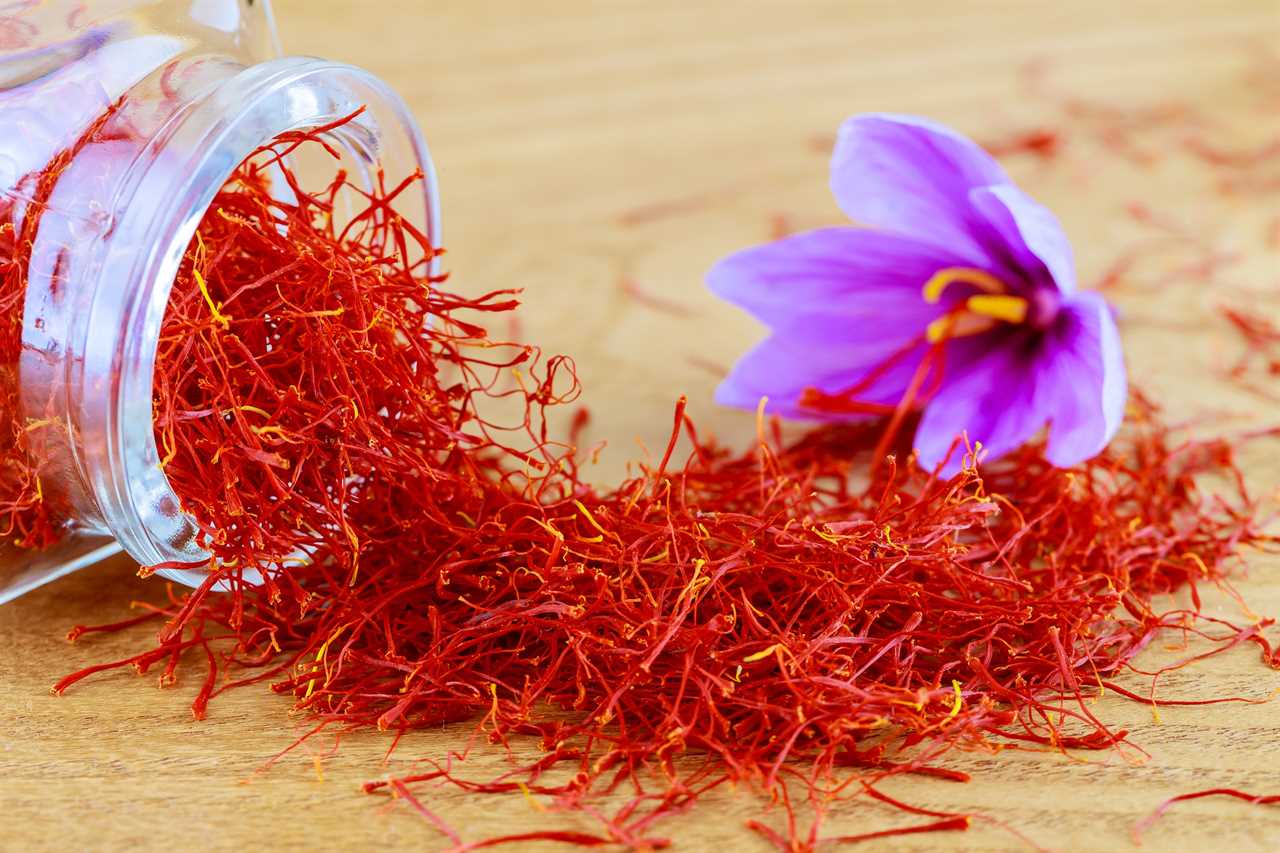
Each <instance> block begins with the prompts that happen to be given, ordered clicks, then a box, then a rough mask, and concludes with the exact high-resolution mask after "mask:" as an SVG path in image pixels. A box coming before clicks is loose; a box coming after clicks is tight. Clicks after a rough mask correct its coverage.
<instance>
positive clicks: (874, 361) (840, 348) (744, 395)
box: [716, 334, 927, 420]
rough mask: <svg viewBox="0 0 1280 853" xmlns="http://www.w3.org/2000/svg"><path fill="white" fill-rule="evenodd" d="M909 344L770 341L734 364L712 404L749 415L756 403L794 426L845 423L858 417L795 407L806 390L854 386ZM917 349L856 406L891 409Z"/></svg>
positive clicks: (920, 353) (922, 348)
mask: <svg viewBox="0 0 1280 853" xmlns="http://www.w3.org/2000/svg"><path fill="white" fill-rule="evenodd" d="M910 343H911V341H910V339H907V340H905V341H902V340H899V342H898V343H897V344H896V345H895V344H890V343H869V342H860V343H853V344H849V343H846V344H843V345H838V344H836V345H833V344H832V343H830V342H827V341H822V340H815V339H812V338H806V337H804V336H800V335H777V334H776V335H772V336H770V337H768V338H766V339H765V340H763V341H761V342H760V343H759V344H757V345H756V346H755V348H753V349H752V350H751V351H750V352H748V353H747V354H746V355H744V356H743V357H742V358H741V359H739V360H738V363H737V364H736V365H734V368H733V371H732V372H730V374H729V376H728V377H726V378H725V380H724V381H723V382H722V383H720V387H719V388H717V389H716V402H717V403H720V404H721V405H724V406H735V407H738V408H742V409H754V408H756V407H757V406H758V405H759V404H760V398H761V397H767V398H768V404H767V406H766V410H767V411H769V412H771V413H773V414H778V415H782V416H783V417H787V418H793V419H796V420H850V419H856V418H857V417H859V416H858V415H847V414H828V413H824V412H818V411H815V410H813V409H809V408H806V407H804V406H801V405H800V397H801V395H802V394H803V393H804V392H805V390H807V389H809V388H817V389H818V390H820V391H824V392H826V393H828V394H837V393H839V392H841V391H845V390H847V389H849V388H852V387H853V386H855V385H857V384H858V383H859V382H860V381H861V380H862V379H863V378H864V377H866V376H867V375H868V373H869V372H870V371H872V370H874V369H875V368H876V367H878V366H880V365H881V364H883V363H884V362H885V360H886V359H888V358H890V357H891V356H893V355H894V354H895V352H897V351H898V350H899V349H901V348H902V346H903V345H904V344H910ZM926 349H927V347H926V345H925V344H923V343H921V344H917V345H915V346H914V347H911V348H910V349H909V350H907V351H906V352H905V353H904V355H903V356H902V357H901V358H900V359H898V360H897V361H895V362H894V364H893V366H892V368H891V369H889V370H887V371H885V372H884V373H883V375H881V376H880V377H879V378H878V379H877V380H876V381H875V382H874V383H872V385H871V386H870V387H869V388H867V389H866V390H865V391H864V392H862V393H860V394H859V395H858V399H859V400H860V401H861V402H866V403H880V404H884V405H894V404H896V403H897V402H898V400H900V399H901V398H902V394H903V391H904V390H905V389H906V387H907V383H909V382H910V381H911V377H912V376H913V375H914V374H915V372H916V369H917V368H918V367H919V365H920V360H921V359H922V358H923V357H924V353H925V352H926Z"/></svg>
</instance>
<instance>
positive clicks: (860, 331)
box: [707, 228, 962, 341]
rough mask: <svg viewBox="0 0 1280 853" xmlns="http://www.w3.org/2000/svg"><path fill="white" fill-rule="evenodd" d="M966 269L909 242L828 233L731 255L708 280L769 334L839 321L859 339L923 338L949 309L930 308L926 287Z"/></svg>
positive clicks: (852, 231) (872, 234)
mask: <svg viewBox="0 0 1280 853" xmlns="http://www.w3.org/2000/svg"><path fill="white" fill-rule="evenodd" d="M959 263H962V261H961V260H960V259H958V258H957V257H956V256H955V255H954V254H953V253H950V252H946V251H944V250H940V249H938V248H936V247H934V246H931V245H929V244H927V243H921V242H920V241H918V240H915V239H912V238H910V237H902V236H898V235H895V234H886V233H883V232H879V231H871V230H868V229H865V228H826V229H822V230H819V231H809V232H807V233H804V234H796V235H794V236H792V237H787V238H785V239H783V240H778V241H777V242H774V243H768V244H765V245H763V246H756V247H754V248H751V249H746V250H744V251H741V252H738V253H736V254H733V255H730V256H729V257H727V258H725V259H724V260H723V261H721V262H720V263H718V264H716V265H715V266H714V267H713V268H712V269H711V272H710V273H708V274H707V286H708V287H709V288H711V291H712V292H713V293H715V294H716V295H717V296H719V297H720V298H722V299H725V300H727V301H729V302H732V303H734V304H735V305H738V306H740V307H742V308H745V309H746V310H747V311H749V312H750V313H751V314H752V315H754V316H755V317H756V319H758V320H760V322H762V323H764V324H765V325H766V326H769V327H770V328H773V329H782V328H791V327H796V326H803V325H804V324H806V323H812V322H820V321H823V320H826V321H827V322H828V323H830V322H832V321H834V322H836V323H841V324H844V326H843V329H842V332H843V337H846V338H847V339H850V340H855V341H856V340H862V339H864V338H876V337H879V336H883V335H886V334H887V335H888V336H891V337H892V336H895V335H896V334H897V332H899V331H904V330H905V331H909V332H910V333H912V334H919V333H920V332H922V331H923V330H924V327H925V326H927V325H928V324H929V323H930V322H931V321H932V320H934V319H936V318H937V317H938V316H940V314H941V311H942V309H941V308H940V307H939V306H938V305H931V304H929V303H927V302H925V300H924V298H923V296H922V290H923V287H924V284H925V282H927V281H928V280H929V278H930V277H932V276H933V274H934V273H936V272H937V271H938V270H940V269H943V268H945V267H949V266H955V265H957V264H959ZM869 323H874V324H875V325H866V324H869Z"/></svg>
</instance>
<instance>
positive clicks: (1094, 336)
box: [1036, 292, 1128, 468]
mask: <svg viewBox="0 0 1280 853" xmlns="http://www.w3.org/2000/svg"><path fill="white" fill-rule="evenodd" d="M1036 396H1037V401H1036V408H1037V409H1038V410H1040V411H1043V412H1045V413H1046V414H1047V416H1048V419H1049V421H1050V427H1049V446H1048V448H1047V450H1046V453H1045V456H1046V457H1047V458H1048V460H1049V461H1050V462H1052V463H1053V464H1054V465H1057V466H1059V467H1064V468H1065V467H1069V466H1072V465H1077V464H1079V463H1080V462H1083V461H1084V460H1086V459H1088V458H1090V457H1092V456H1096V455H1097V454H1098V453H1100V452H1101V451H1102V449H1103V448H1104V447H1106V446H1107V444H1108V443H1109V442H1110V441H1111V439H1112V438H1113V437H1114V436H1115V434H1116V430H1118V429H1119V428H1120V422H1121V421H1122V420H1123V419H1124V408H1125V400H1126V397H1127V396H1128V380H1127V378H1126V376H1125V366H1124V353H1123V351H1122V350H1121V347H1120V332H1119V330H1118V329H1117V328H1116V322H1115V318H1114V316H1113V315H1112V313H1111V306H1110V305H1108V304H1107V301H1106V300H1105V299H1103V298H1102V297H1101V296H1099V295H1098V294H1097V293H1090V292H1085V293H1080V294H1078V295H1076V296H1075V297H1074V298H1073V299H1072V300H1071V302H1070V303H1068V304H1067V305H1066V306H1065V307H1064V308H1063V310H1062V313H1061V314H1060V316H1059V319H1058V322H1057V323H1056V324H1055V326H1054V328H1053V329H1052V330H1051V331H1050V332H1049V333H1048V336H1047V337H1046V340H1045V352H1044V355H1043V357H1042V362H1041V366H1040V371H1039V376H1038V382H1037V387H1036Z"/></svg>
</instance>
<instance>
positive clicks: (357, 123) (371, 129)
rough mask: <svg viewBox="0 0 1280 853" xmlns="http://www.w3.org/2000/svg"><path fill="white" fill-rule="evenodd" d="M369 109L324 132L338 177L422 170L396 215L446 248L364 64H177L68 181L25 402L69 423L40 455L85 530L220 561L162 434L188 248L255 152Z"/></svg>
mask: <svg viewBox="0 0 1280 853" xmlns="http://www.w3.org/2000/svg"><path fill="white" fill-rule="evenodd" d="M361 109H363V112H361V113H360V114H359V115H358V116H356V117H355V118H353V119H352V120H351V121H350V122H348V123H346V124H344V125H343V126H342V128H341V129H340V130H338V131H334V132H333V134H332V138H331V139H330V140H329V141H330V142H331V144H332V146H333V148H334V149H335V150H337V151H339V152H341V155H342V159H343V161H344V162H341V163H337V164H332V165H331V167H330V168H331V169H332V171H330V173H329V175H328V177H329V178H332V175H333V173H334V172H336V171H337V170H338V169H345V170H346V171H347V172H348V174H350V175H351V176H352V178H353V179H354V180H356V181H357V182H358V181H359V180H360V179H361V177H362V176H363V177H364V178H365V179H367V180H369V181H373V180H377V174H378V173H379V172H383V173H385V175H386V178H387V179H388V180H399V179H400V178H402V177H407V176H408V175H410V174H412V173H413V172H414V171H417V170H421V171H422V172H423V173H424V174H425V175H426V176H427V180H426V181H425V182H424V184H423V186H424V187H425V191H424V193H423V194H421V195H420V196H419V197H417V198H409V197H407V196H406V197H405V198H404V199H402V200H401V201H400V204H399V207H398V210H397V212H398V213H399V214H400V215H402V216H404V217H405V218H406V219H408V220H410V221H411V222H413V223H414V224H415V225H417V226H418V227H420V228H421V229H422V230H423V231H424V233H426V234H427V235H428V236H429V237H430V238H431V240H432V242H433V243H437V244H438V241H439V204H438V198H437V196H436V182H435V176H434V174H433V170H432V167H431V161H430V158H429V155H428V152H427V149H426V146H425V143H424V142H423V139H422V136H421V133H420V131H419V130H418V127H417V125H416V123H415V122H414V120H413V119H412V117H411V115H410V114H409V111H408V109H407V108H406V106H405V105H404V103H403V102H402V101H401V100H400V99H399V98H398V97H397V96H396V95H395V94H394V93H393V92H392V91H391V90H390V89H389V88H388V87H387V86H386V85H385V84H384V83H382V82H381V81H379V80H378V79H377V78H375V77H373V76H372V75H370V74H368V73H367V72H364V71H362V70H360V69H357V68H354V67H351V66H347V65H341V64H337V63H331V62H326V61H322V60H317V59H304V58H287V59H277V60H271V61H267V62H262V63H259V64H255V65H251V66H245V65H243V64H241V63H237V62H235V61H234V60H231V59H229V58H227V57H219V56H202V57H191V58H187V59H185V60H183V61H181V62H179V63H175V64H173V65H171V66H169V67H168V68H167V69H165V70H164V71H162V72H157V73H156V74H153V75H151V76H150V77H148V78H147V79H146V80H144V81H142V82H141V83H140V84H138V85H137V86H135V87H133V88H132V89H131V90H130V91H129V92H128V93H127V95H126V96H125V98H124V99H123V100H122V101H121V102H120V103H119V104H118V105H117V107H116V110H115V112H114V113H113V114H112V115H110V116H109V117H108V118H107V119H106V120H105V123H104V124H103V125H102V128H101V132H99V133H96V134H95V135H94V136H93V137H92V138H91V139H90V141H88V142H87V143H85V144H83V145H82V146H80V147H79V149H78V150H76V151H75V153H74V157H73V158H72V159H71V161H70V165H69V166H68V167H67V169H66V171H65V172H64V173H63V176H62V178H61V179H60V180H59V181H58V184H57V187H56V188H55V190H54V193H53V195H52V196H51V198H50V204H49V209H48V210H47V211H46V212H45V213H44V217H45V219H42V222H41V225H40V236H39V237H38V238H37V246H36V250H35V252H34V254H33V261H32V269H33V272H34V273H35V274H34V275H33V276H32V279H31V285H30V288H29V291H28V298H27V307H26V319H25V331H24V353H23V356H22V361H21V364H20V378H21V385H22V388H23V393H24V407H25V409H26V414H27V416H28V417H29V418H32V419H45V418H48V419H52V422H56V423H58V424H60V425H61V427H62V428H60V429H56V430H45V431H43V434H44V436H45V438H44V442H45V445H46V446H45V447H43V448H41V449H40V451H39V452H40V455H41V457H42V458H43V459H45V460H46V463H45V464H46V465H48V466H50V467H51V469H53V470H55V471H57V472H58V474H57V476H56V477H54V478H51V479H52V480H56V481H57V482H59V483H63V484H65V485H64V488H65V490H66V493H65V496H64V498H65V500H66V501H67V502H68V503H69V504H70V505H71V506H72V507H74V514H75V515H76V516H78V518H79V520H80V522H81V524H82V525H84V526H85V527H87V528H91V529H96V530H100V531H101V532H104V533H109V534H110V535H112V536H114V537H115V538H116V539H118V540H119V542H120V543H121V545H123V546H124V548H125V549H126V550H127V551H128V552H129V553H130V554H131V555H132V557H133V558H134V559H135V560H137V561H138V562H139V563H141V564H143V565H164V564H197V563H202V562H205V561H207V560H208V558H209V555H208V553H207V552H206V551H205V550H204V549H203V547H201V539H200V531H199V528H198V527H197V525H196V524H195V522H194V521H193V520H192V519H191V518H190V517H188V516H187V515H186V514H185V513H184V512H183V510H182V504H181V499H180V496H178V495H176V494H175V493H174V491H173V489H172V487H171V485H170V483H169V481H168V478H167V477H166V476H165V473H164V469H163V466H162V464H161V456H160V453H159V450H158V447H157V442H156V437H155V432H154V428H153V399H154V393H153V378H154V376H155V368H156V351H157V346H158V341H159V336H160V332H161V328H162V325H163V322H164V318H165V312H166V308H167V306H168V302H169V296H170V291H171V289H172V287H173V284H174V280H175V278H176V276H177V273H178V270H179V266H180V264H181V262H182V258H183V256H184V254H185V253H186V251H187V248H188V246H189V244H190V243H191V241H192V239H193V237H194V235H195V232H196V229H197V227H198V225H199V223H200V221H201V219H202V218H203V217H204V215H205V213H206V211H207V210H208V209H209V206H210V204H211V203H212V201H213V200H214V197H215V196H216V194H217V193H218V191H219V190H220V189H221V188H222V187H223V185H224V184H225V183H226V181H227V180H228V178H229V177H230V176H231V174H232V172H233V171H234V170H235V169H236V168H237V167H238V166H239V165H240V163H241V162H243V161H244V160H245V159H246V158H247V157H248V156H249V155H251V154H252V153H253V152H254V151H255V150H257V149H258V148H260V147H261V146H263V145H264V144H267V143H269V142H271V141H272V140H274V139H276V138H277V137H279V136H280V135H281V134H284V133H288V132H291V131H297V130H303V129H309V128H315V127H321V126H326V125H329V124H332V123H334V122H336V121H338V120H339V119H342V118H344V117H347V116H351V115H352V114H353V113H356V112H357V111H359V110H361ZM64 187H65V189H64ZM369 188H370V189H372V187H371V186H370V187H369ZM431 272H432V273H434V272H435V270H434V269H433V270H431ZM172 575H173V576H175V577H177V578H178V579H179V580H184V581H190V580H193V579H194V578H193V577H192V576H191V575H190V574H184V573H182V572H180V571H175V572H173V573H172Z"/></svg>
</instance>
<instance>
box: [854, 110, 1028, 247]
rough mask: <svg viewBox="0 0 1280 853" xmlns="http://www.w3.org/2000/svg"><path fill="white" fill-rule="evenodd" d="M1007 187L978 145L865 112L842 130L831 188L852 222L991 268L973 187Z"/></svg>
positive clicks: (939, 129) (923, 123) (931, 127)
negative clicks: (905, 236) (972, 197)
mask: <svg viewBox="0 0 1280 853" xmlns="http://www.w3.org/2000/svg"><path fill="white" fill-rule="evenodd" d="M1006 184H1010V181H1009V177H1008V176H1007V175H1006V174H1005V172H1004V170H1003V169H1002V168H1000V165H999V164H998V163H996V161H995V160H994V159H993V158H992V157H991V155H990V154H988V153H987V152H986V151H984V150H982V148H981V147H980V146H978V145H977V144H976V143H974V142H972V141H971V140H969V139H966V138H965V137H964V136H962V135H960V134H959V133H956V132H955V131H953V130H951V129H950V128H947V127H944V126H943V125H940V124H936V123H934V122H931V121H928V120H927V119H922V118H918V117H915V116H902V115H887V114H877V113H873V114H867V115H860V116H855V117H853V118H851V119H849V120H848V121H846V122H845V123H844V125H843V126H842V127H841V128H840V134H839V137H838V138H837V140H836V147H835V152H834V154H833V155H832V160H831V191H832V192H833V193H834V194H835V197H836V202H837V203H838V204H839V205H840V208H841V209H842V210H843V211H844V212H845V214H846V215H848V216H849V218H850V219H852V220H853V221H854V222H856V223H858V224H861V225H870V226H873V227H875V228H879V229H883V230H886V231H893V232H896V233H899V234H910V235H913V236H914V237H916V238H917V239H918V240H922V241H927V242H929V243H932V244H933V245H935V246H939V247H942V248H943V249H944V250H947V251H949V252H950V253H952V254H956V255H960V256H961V257H963V258H964V259H965V261H966V262H967V263H969V264H972V265H979V266H983V267H986V266H989V265H990V262H991V257H990V254H989V253H988V251H987V250H986V248H985V247H984V245H983V242H984V241H983V239H982V234H981V231H982V230H983V227H984V226H985V223H983V222H981V221H980V220H978V221H975V219H976V217H975V215H974V212H973V208H972V206H971V205H970V202H969V193H970V191H971V190H973V189H976V188H979V187H988V186H996V185H1006Z"/></svg>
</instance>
